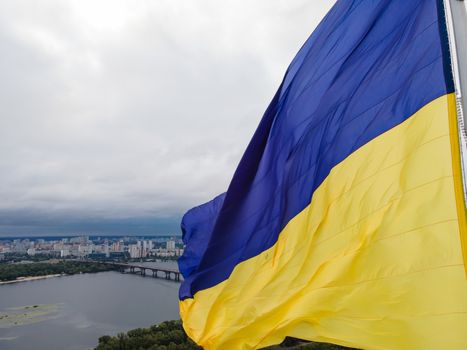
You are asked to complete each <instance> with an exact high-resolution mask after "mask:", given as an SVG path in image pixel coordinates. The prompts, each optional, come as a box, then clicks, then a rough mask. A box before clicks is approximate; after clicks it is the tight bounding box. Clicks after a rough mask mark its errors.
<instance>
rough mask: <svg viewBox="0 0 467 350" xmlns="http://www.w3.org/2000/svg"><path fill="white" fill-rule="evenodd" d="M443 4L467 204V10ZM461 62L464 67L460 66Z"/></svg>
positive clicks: (456, 0)
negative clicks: (466, 100)
mask: <svg viewBox="0 0 467 350" xmlns="http://www.w3.org/2000/svg"><path fill="white" fill-rule="evenodd" d="M443 2H444V8H445V13H446V25H447V31H448V38H449V49H450V53H451V55H450V56H451V67H452V73H453V78H454V87H455V94H456V109H457V121H458V130H459V146H460V154H461V167H462V175H463V176H462V177H463V181H462V182H463V189H464V200H465V203H467V132H466V124H467V122H466V119H465V115H464V108H465V98H466V96H465V95H463V93H462V92H463V91H466V90H465V88H466V87H467V86H466V84H467V8H466V5H465V4H464V2H463V1H461V0H443ZM459 61H460V63H461V64H462V66H459ZM463 88H464V89H463Z"/></svg>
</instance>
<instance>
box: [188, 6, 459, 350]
mask: <svg viewBox="0 0 467 350" xmlns="http://www.w3.org/2000/svg"><path fill="white" fill-rule="evenodd" d="M466 226H467V224H466V209H465V203H464V199H463V189H462V179H461V165H460V155H459V144H458V129H457V117H456V106H455V96H454V86H453V78H452V72H451V69H450V53H449V46H448V40H447V35H446V27H445V19H444V9H443V3H442V1H439V0H410V1H408V0H378V1H375V0H354V1H352V0H340V1H337V3H336V4H335V6H334V7H333V8H332V10H331V11H330V12H329V13H328V14H327V16H326V17H325V18H324V20H323V21H322V23H321V24H320V25H319V26H318V28H317V29H316V30H315V32H314V33H313V34H312V35H311V37H310V38H309V39H308V40H307V42H306V43H305V44H304V46H303V47H302V49H301V50H300V51H299V53H298V54H297V56H296V57H295V59H294V60H293V62H292V63H291V65H290V67H289V69H288V70H287V73H286V75H285V78H284V80H283V82H282V84H281V86H280V87H279V90H278V91H277V93H276V95H275V96H274V98H273V100H272V102H271V104H270V106H269V107H268V109H267V110H266V112H265V114H264V116H263V119H262V120H261V123H260V125H259V127H258V129H257V131H256V133H255V134H254V136H253V139H252V140H251V142H250V144H249V146H248V148H247V150H246V152H245V154H244V156H243V158H242V160H241V162H240V164H239V166H238V168H237V170H236V172H235V174H234V177H233V179H232V182H231V184H230V186H229V188H228V190H227V192H226V193H225V194H223V195H220V196H219V197H217V198H216V199H214V200H213V201H212V202H209V203H206V204H204V205H202V206H200V207H197V208H194V209H192V210H190V211H189V212H188V213H187V214H186V215H185V217H184V218H183V222H182V229H183V231H184V240H185V243H186V251H185V253H184V255H183V257H182V258H181V259H180V260H179V266H180V270H181V271H182V273H183V275H184V277H185V280H184V282H183V284H182V286H181V288H180V313H181V317H182V319H183V324H184V327H185V330H186V331H187V333H188V335H189V336H190V337H191V338H192V339H194V340H195V341H196V342H197V343H198V344H200V345H201V346H203V348H204V349H223V350H224V349H227V350H230V349H235V350H236V349H257V348H261V347H265V346H268V345H272V344H277V343H280V342H281V341H282V340H283V339H284V337H285V336H292V337H297V338H302V339H308V340H314V341H323V342H331V343H336V344H341V345H346V346H350V347H356V348H363V349H399V350H400V349H467V279H466V271H465V267H466V266H465V260H464V256H463V254H464V255H466V256H467V246H466V244H467V232H466V231H467V227H466ZM463 247H464V248H463Z"/></svg>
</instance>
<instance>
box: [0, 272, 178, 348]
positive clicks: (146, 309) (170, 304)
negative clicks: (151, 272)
mask: <svg viewBox="0 0 467 350" xmlns="http://www.w3.org/2000/svg"><path fill="white" fill-rule="evenodd" d="M148 265H149V263H148ZM151 265H152V264H151ZM155 265H157V266H161V265H162V264H161V263H158V264H155ZM165 265H166V266H168V267H171V268H173V267H175V265H174V264H170V263H169V264H165ZM178 287H179V284H178V283H176V282H172V281H166V280H163V279H155V278H151V277H141V276H138V275H130V274H120V273H118V272H101V273H96V274H82V275H74V276H64V277H57V278H50V279H44V280H36V281H31V282H21V283H15V284H9V285H2V286H0V349H2V350H22V349H35V350H46V349H47V350H50V349H61V350H62V349H63V350H83V349H90V348H93V347H94V346H96V345H97V341H98V338H99V337H100V336H102V335H104V334H108V335H115V334H117V333H118V332H123V331H127V330H130V329H133V328H138V327H149V326H150V325H153V324H157V323H159V322H161V321H165V320H173V319H178V318H179V315H178V297H177V293H178Z"/></svg>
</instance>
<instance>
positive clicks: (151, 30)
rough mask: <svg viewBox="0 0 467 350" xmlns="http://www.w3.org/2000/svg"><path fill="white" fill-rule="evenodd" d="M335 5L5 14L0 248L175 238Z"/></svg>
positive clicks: (173, 5) (83, 3)
mask: <svg viewBox="0 0 467 350" xmlns="http://www.w3.org/2000/svg"><path fill="white" fill-rule="evenodd" d="M332 3H333V1H331V0H327V1H324V2H319V3H311V2H308V1H305V0H289V1H285V0H274V1H271V0H258V1H255V2H254V3H252V2H247V1H246V0H241V1H240V0H236V1H233V0H228V1H224V2H222V5H221V4H220V3H219V2H218V1H215V0H198V1H196V2H193V1H189V0H158V1H149V0H141V1H138V2H130V1H129V0H118V1H117V0H98V1H91V0H67V1H63V0H47V1H41V2H40V4H39V3H38V2H36V1H33V0H6V1H2V2H1V3H0V50H1V52H2V55H1V56H0V75H1V76H2V79H1V81H0V105H1V115H2V116H1V118H0V152H1V156H0V197H1V198H2V200H1V201H0V237H1V236H13V235H44V234H66V233H77V234H78V233H89V234H92V233H98V234H112V233H118V234H124V233H126V234H150V233H154V234H170V233H178V230H179V229H178V226H179V220H180V218H181V216H182V215H183V213H184V212H185V211H186V210H188V209H189V208H191V207H193V206H195V205H198V204H200V203H203V202H206V201H208V200H210V199H211V198H212V197H214V196H215V195H217V194H219V193H221V192H223V191H225V190H226V188H227V186H228V184H229V182H230V179H231V177H232V175H233V172H234V170H235V168H236V165H237V164H238V162H239V160H240V157H241V155H242V153H243V151H244V149H245V148H246V146H247V143H248V141H249V140H250V138H251V136H252V135H253V132H254V130H255V129H256V126H257V125H258V122H259V120H260V118H261V117H262V114H263V112H264V110H265V109H266V107H267V105H268V104H269V102H270V100H271V98H272V97H273V95H274V93H275V90H276V89H277V88H278V86H279V84H280V81H281V80H282V77H283V75H284V73H285V70H286V68H287V66H288V64H289V63H290V61H291V60H292V58H293V57H294V55H295V53H296V52H297V51H298V49H299V48H300V46H301V45H302V44H303V42H304V41H305V40H306V38H307V37H308V36H309V35H310V33H311V32H312V30H313V29H314V28H315V27H316V25H317V24H318V23H319V21H320V20H321V19H322V18H323V16H324V15H325V13H326V12H327V10H328V9H329V8H330V7H331V6H332Z"/></svg>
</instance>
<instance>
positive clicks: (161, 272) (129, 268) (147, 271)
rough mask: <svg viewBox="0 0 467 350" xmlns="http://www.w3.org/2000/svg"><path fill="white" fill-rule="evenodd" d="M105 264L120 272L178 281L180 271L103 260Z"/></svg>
mask: <svg viewBox="0 0 467 350" xmlns="http://www.w3.org/2000/svg"><path fill="white" fill-rule="evenodd" d="M103 264H106V265H112V266H115V267H117V268H118V269H119V271H120V272H121V273H132V274H135V275H141V276H148V277H154V278H163V279H166V280H172V281H176V282H180V279H181V273H180V271H178V270H175V269H167V268H164V267H156V266H144V265H139V264H131V263H130V264H125V263H117V262H103Z"/></svg>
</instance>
